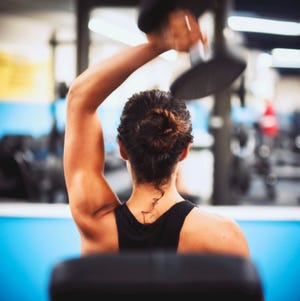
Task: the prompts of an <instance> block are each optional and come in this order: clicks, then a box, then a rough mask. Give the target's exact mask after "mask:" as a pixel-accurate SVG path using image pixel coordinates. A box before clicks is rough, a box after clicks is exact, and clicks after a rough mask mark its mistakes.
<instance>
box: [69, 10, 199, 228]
mask: <svg viewBox="0 0 300 301" xmlns="http://www.w3.org/2000/svg"><path fill="white" fill-rule="evenodd" d="M184 14H188V13H187V12H175V13H173V14H171V15H170V22H168V24H167V25H166V26H165V27H164V30H163V31H161V32H159V33H158V32H157V33H153V34H149V35H148V36H147V37H148V42H147V43H145V44H142V45H139V46H135V47H131V48H126V49H125V50H123V51H122V52H121V53H118V54H116V55H114V56H113V57H111V58H108V59H106V60H104V61H102V62H99V63H98V64H96V65H94V66H91V67H89V68H88V69H87V70H86V71H84V72H83V73H82V74H81V75H79V76H78V77H77V78H76V79H75V81H74V82H73V84H72V85H71V87H70V90H69V92H68V95H67V122H66V132H65V145H64V173H65V179H66V185H67V190H68V197H69V203H70V207H71V211H72V215H73V217H74V219H75V221H76V223H77V224H78V225H79V228H81V229H82V230H83V231H84V229H85V228H86V227H88V224H89V219H91V218H95V217H97V218H99V217H101V216H103V215H105V214H106V213H107V212H109V211H111V210H112V209H113V208H114V207H115V206H117V205H118V204H119V203H120V202H119V200H118V197H117V196H116V194H115V193H114V192H113V191H112V189H111V188H110V186H109V184H108V183H107V181H106V179H105V177H104V164H105V158H104V141H103V133H102V127H101V123H100V120H99V116H98V114H97V109H98V107H99V105H100V104H101V103H102V102H103V101H104V100H105V99H106V98H107V96H108V95H110V94H111V93H112V92H113V91H114V90H115V89H117V88H118V87H119V86H120V85H121V84H122V83H123V82H124V81H125V80H126V79H127V78H128V77H129V76H130V75H131V74H132V73H133V72H134V71H135V70H137V69H138V68H140V67H141V66H143V65H144V64H146V63H148V62H149V61H151V60H152V59H154V58H155V57H157V56H158V55H159V54H161V53H163V52H165V51H167V50H169V49H176V50H179V51H187V50H188V49H189V47H190V46H191V45H192V44H194V43H195V42H196V41H197V40H199V39H200V38H201V33H200V29H199V27H198V26H197V25H198V24H196V23H195V26H194V27H195V28H194V29H192V31H191V30H190V29H189V30H188V29H186V27H183V26H182V25H184V24H183V23H182V22H184V21H183V20H184ZM191 18H192V17H191Z"/></svg>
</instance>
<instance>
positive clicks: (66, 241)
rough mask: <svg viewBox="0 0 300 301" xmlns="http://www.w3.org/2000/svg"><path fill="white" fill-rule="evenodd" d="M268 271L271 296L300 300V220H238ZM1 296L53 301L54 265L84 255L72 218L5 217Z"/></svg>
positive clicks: (269, 299) (8, 300)
mask: <svg viewBox="0 0 300 301" xmlns="http://www.w3.org/2000/svg"><path fill="white" fill-rule="evenodd" d="M238 223H239V224H240V225H241V227H242V229H243V230H244V233H245V234H246V236H247V239H248V241H249V246H250V250H251V254H252V258H253V260H254V262H255V263H256V265H257V268H258V271H259V273H260V275H261V277H262V282H263V287H264V292H265V301H285V300H287V301H299V300H300V290H299V287H300V222H299V221H298V222H296V221H276V222H275V221H238ZM0 229H1V231H0V254H1V255H0V267H1V268H0V292H1V293H0V300H1V301H20V300H22V301H47V300H49V299H48V281H49V276H50V271H51V268H52V267H53V264H55V263H56V262H58V261H60V260H62V259H65V258H69V257H73V256H78V255H79V250H80V241H79V236H78V232H77V229H76V226H75V225H74V223H73V220H72V219H70V218H21V217H16V218H13V217H2V218H0Z"/></svg>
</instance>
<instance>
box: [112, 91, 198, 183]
mask: <svg viewBox="0 0 300 301" xmlns="http://www.w3.org/2000/svg"><path fill="white" fill-rule="evenodd" d="M118 139H119V140H120V141H121V143H122V144H123V146H124V148H125V150H126V153H127V155H128V159H129V161H130V163H131V166H132V169H133V172H134V175H135V180H136V182H137V183H152V184H154V185H155V187H157V188H160V186H161V185H163V184H164V183H165V182H167V180H168V179H169V177H170V176H171V174H172V172H173V170H174V166H175V164H176V163H177V162H178V161H179V158H180V155H181V153H182V151H183V150H184V149H185V148H186V147H187V145H188V144H189V143H191V142H192V141H193V136H192V124H191V117H190V113H189V111H188V110H187V107H186V104H185V102H184V101H182V100H178V99H176V98H174V97H173V96H172V95H171V93H169V92H165V91H160V90H157V89H154V90H148V91H144V92H139V93H136V94H134V95H132V97H130V98H129V99H128V101H127V102H126V104H125V106H124V108H123V112H122V115H121V119H120V125H119V127H118Z"/></svg>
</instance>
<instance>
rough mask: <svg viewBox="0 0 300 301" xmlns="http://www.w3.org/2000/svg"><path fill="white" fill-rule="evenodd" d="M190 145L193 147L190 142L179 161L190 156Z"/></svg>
mask: <svg viewBox="0 0 300 301" xmlns="http://www.w3.org/2000/svg"><path fill="white" fill-rule="evenodd" d="M190 147H191V144H190V143H189V144H188V146H187V147H186V148H185V149H184V150H183V151H182V153H181V155H180V158H179V161H182V160H184V159H185V158H186V157H187V156H188V154H189V152H190Z"/></svg>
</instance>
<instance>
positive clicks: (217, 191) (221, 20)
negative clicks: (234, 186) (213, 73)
mask: <svg viewBox="0 0 300 301" xmlns="http://www.w3.org/2000/svg"><path fill="white" fill-rule="evenodd" d="M228 7H229V1H227V0H216V1H215V6H214V20H215V21H214V24H215V44H214V54H215V56H218V55H219V54H221V53H223V52H224V51H226V44H225V37H224V34H223V31H224V28H225V27H226V22H227V16H228V14H227V11H228ZM211 132H212V135H213V136H214V146H213V154H214V177H213V195H212V204H213V205H229V204H233V202H232V201H233V200H232V199H231V197H230V189H229V168H230V160H231V152H230V135H231V105H230V87H228V88H225V89H224V90H223V91H221V92H219V93H217V94H215V95H214V107H213V111H212V117H211Z"/></svg>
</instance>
